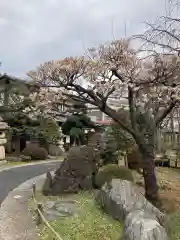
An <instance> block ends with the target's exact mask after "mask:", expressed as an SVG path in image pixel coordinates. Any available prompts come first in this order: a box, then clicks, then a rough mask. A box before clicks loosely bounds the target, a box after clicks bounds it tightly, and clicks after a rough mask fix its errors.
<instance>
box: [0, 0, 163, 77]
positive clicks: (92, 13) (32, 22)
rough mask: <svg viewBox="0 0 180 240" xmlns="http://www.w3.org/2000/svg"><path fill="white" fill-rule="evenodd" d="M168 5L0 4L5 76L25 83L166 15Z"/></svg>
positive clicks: (103, 1) (38, 0)
mask: <svg viewBox="0 0 180 240" xmlns="http://www.w3.org/2000/svg"><path fill="white" fill-rule="evenodd" d="M164 1H165V0H0V61H1V62H2V67H1V72H3V73H4V72H5V73H7V74H10V75H14V76H18V77H25V76H26V72H27V71H29V70H32V69H35V68H36V67H37V66H38V65H39V64H41V63H43V62H45V61H48V60H53V59H61V58H63V57H65V56H70V55H81V54H82V53H83V52H84V48H87V47H92V46H94V45H97V44H99V43H103V42H105V41H108V40H111V39H112V34H113V35H114V36H115V37H116V38H120V37H123V36H124V35H125V23H126V34H127V35H131V34H135V33H141V32H143V30H144V28H145V26H144V24H142V23H143V22H144V21H151V20H153V19H155V18H156V17H157V16H158V15H161V13H162V12H163V11H164V4H163V3H164Z"/></svg>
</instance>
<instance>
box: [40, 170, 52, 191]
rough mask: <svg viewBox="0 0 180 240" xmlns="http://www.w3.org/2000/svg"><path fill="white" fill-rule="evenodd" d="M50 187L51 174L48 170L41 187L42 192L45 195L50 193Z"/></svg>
mask: <svg viewBox="0 0 180 240" xmlns="http://www.w3.org/2000/svg"><path fill="white" fill-rule="evenodd" d="M51 187H52V176H51V173H50V172H47V174H46V179H45V182H44V184H43V187H42V192H43V194H44V195H45V196H47V195H49V194H50V193H51Z"/></svg>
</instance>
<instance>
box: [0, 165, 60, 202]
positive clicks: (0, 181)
mask: <svg viewBox="0 0 180 240" xmlns="http://www.w3.org/2000/svg"><path fill="white" fill-rule="evenodd" d="M59 166H60V161H57V162H47V163H42V164H35V165H29V166H28V165H27V166H19V167H16V168H11V169H8V170H4V171H2V172H0V203H1V202H2V201H3V200H4V199H5V197H6V196H7V195H8V193H9V192H10V191H12V190H13V189H14V188H16V187H17V186H18V185H20V184H21V183H23V182H24V181H26V180H28V179H30V178H33V177H36V176H38V175H41V174H43V173H46V172H48V171H53V170H55V169H57V168H58V167H59Z"/></svg>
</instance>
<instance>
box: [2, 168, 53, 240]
mask: <svg viewBox="0 0 180 240" xmlns="http://www.w3.org/2000/svg"><path fill="white" fill-rule="evenodd" d="M52 174H53V172H52ZM45 176H46V174H42V175H40V176H36V177H34V178H31V179H29V180H27V181H26V182H24V183H22V184H20V185H19V186H18V187H17V188H15V189H14V190H13V191H11V192H9V194H8V196H7V197H6V198H5V200H4V201H3V202H2V204H1V208H0V239H1V240H38V239H39V237H38V231H37V228H36V225H35V223H34V222H33V220H32V217H31V216H29V213H28V199H29V197H31V195H32V184H33V183H34V182H35V183H36V186H37V189H41V187H42V184H43V182H44V179H45Z"/></svg>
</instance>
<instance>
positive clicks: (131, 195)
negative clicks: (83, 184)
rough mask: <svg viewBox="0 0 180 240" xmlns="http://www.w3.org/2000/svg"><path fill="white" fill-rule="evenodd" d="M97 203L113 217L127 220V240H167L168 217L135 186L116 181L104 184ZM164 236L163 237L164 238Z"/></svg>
mask: <svg viewBox="0 0 180 240" xmlns="http://www.w3.org/2000/svg"><path fill="white" fill-rule="evenodd" d="M96 200H97V202H98V203H99V204H100V205H101V207H102V208H103V209H104V210H105V211H106V212H107V213H108V214H110V215H111V216H112V217H113V218H115V219H117V220H119V221H125V225H124V226H125V228H124V235H125V239H127V240H136V239H137V240H160V239H161V240H166V239H167V235H166V232H165V229H164V227H163V226H164V225H165V224H166V218H165V215H164V214H163V213H161V212H160V211H159V210H158V209H157V208H156V207H154V206H153V205H152V204H151V203H150V202H148V201H147V200H146V198H145V197H144V196H143V195H142V194H141V192H140V191H139V190H138V189H137V186H135V185H134V184H133V183H131V182H129V181H126V180H120V179H112V181H111V182H109V183H105V184H104V185H103V187H102V188H101V190H100V191H99V192H98V194H97V195H96ZM160 233H161V236H163V237H161V238H160ZM133 234H134V235H133ZM135 235H136V236H138V237H137V238H135ZM133 237H134V238H133ZM148 237H149V238H148ZM153 237H154V238H153Z"/></svg>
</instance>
